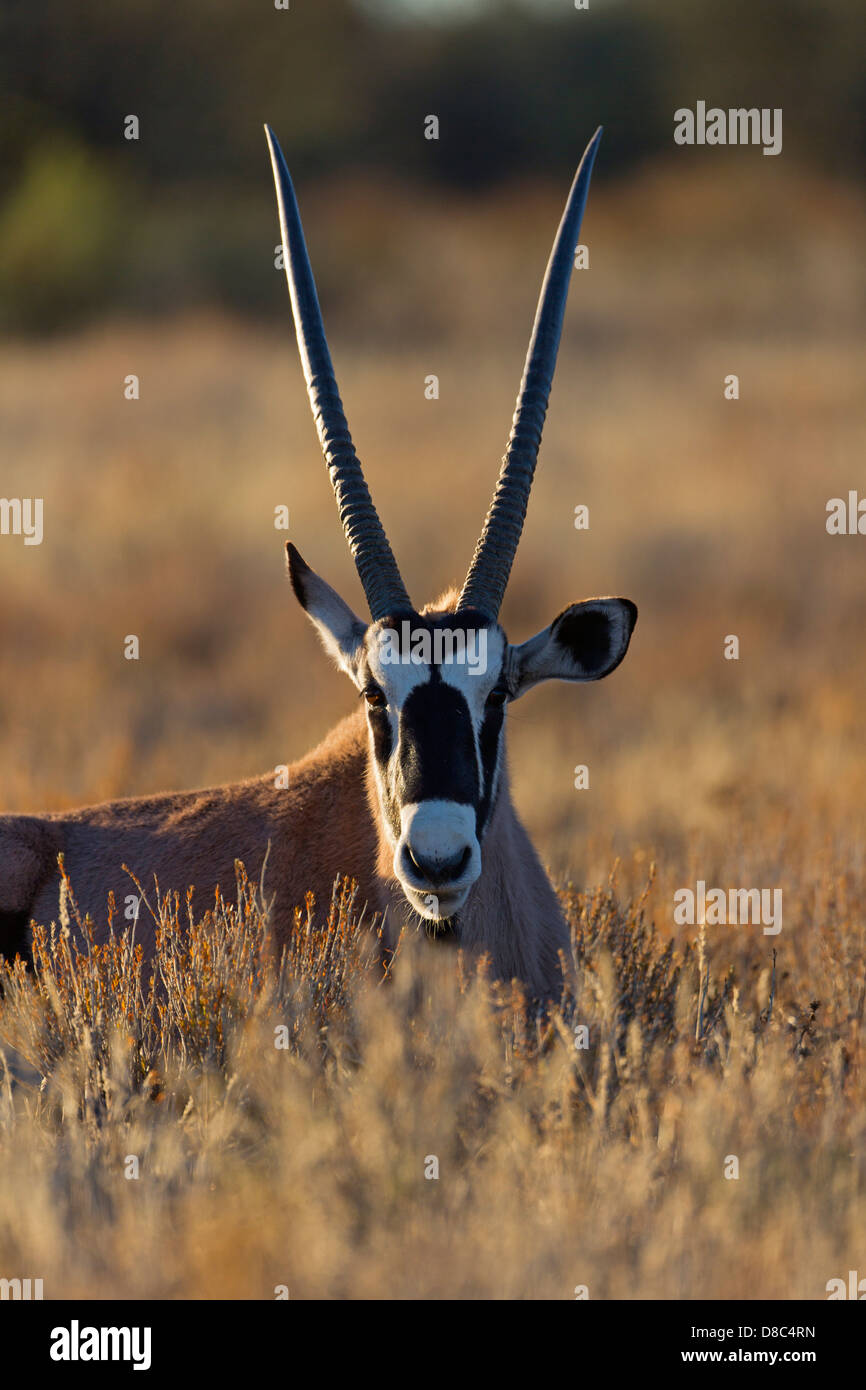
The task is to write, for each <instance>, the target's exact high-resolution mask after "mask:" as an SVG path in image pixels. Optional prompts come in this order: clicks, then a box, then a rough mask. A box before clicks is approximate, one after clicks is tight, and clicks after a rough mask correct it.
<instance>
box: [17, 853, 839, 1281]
mask: <svg viewBox="0 0 866 1390" xmlns="http://www.w3.org/2000/svg"><path fill="white" fill-rule="evenodd" d="M650 891H651V890H650V888H649V887H648V890H647V892H648V894H649V892H650ZM563 899H564V905H565V907H566V909H567V911H568V913H569V916H570V919H571V923H572V929H573V942H574V948H575V954H576V958H577V960H578V962H579V971H578V1000H579V1002H578V1004H577V1006H576V1007H575V1006H574V1001H564V1004H563V1008H562V1009H560V1010H556V1011H554V1012H553V1014H552V1015H551V1016H550V1018H548V1019H543V1020H541V1019H534V1018H530V1017H528V1016H527V1014H526V1012H525V1010H524V1007H523V1002H522V999H521V997H520V994H519V991H517V990H516V989H512V990H509V989H505V988H503V987H501V986H500V987H493V986H491V985H490V983H489V982H488V981H487V979H486V978H485V974H484V971H483V968H482V969H480V970H477V971H470V970H468V969H467V968H466V967H465V965H463V967H462V968H461V965H460V964H459V963H458V962H456V961H455V958H454V956H453V955H452V953H451V952H450V951H448V950H447V949H443V951H442V953H441V954H440V953H439V952H436V951H431V949H430V948H429V946H427V947H425V946H424V945H423V944H422V943H420V942H419V941H418V940H417V939H414V938H413V939H408V940H404V941H403V943H402V944H401V947H400V949H399V950H398V953H397V957H396V960H395V962H394V967H393V970H392V972H391V975H390V976H389V977H384V976H383V974H382V969H381V966H378V965H377V964H376V963H375V961H374V960H373V958H372V956H371V953H370V952H369V950H368V949H366V943H367V940H368V938H367V934H366V931H365V930H364V929H361V930H360V931H359V930H358V927H357V924H356V922H355V921H354V919H353V915H352V903H351V893H350V890H349V889H348V887H347V886H344V887H343V889H342V892H341V893H340V894H339V895H338V898H337V900H336V901H335V903H334V904H333V905H332V911H331V916H330V921H329V926H328V929H327V930H326V931H324V932H313V933H311V932H310V931H309V925H308V923H307V922H305V921H303V920H301V914H300V913H299V914H298V920H297V923H296V930H295V939H294V941H293V943H292V947H291V949H290V951H289V953H288V959H287V960H285V961H284V962H283V963H282V968H280V967H279V966H278V965H277V964H276V963H275V962H274V961H273V959H272V958H271V956H270V955H269V953H268V952H267V949H266V939H267V923H266V916H265V914H263V912H262V910H261V900H260V895H259V894H258V892H257V891H255V890H254V889H253V888H252V887H251V886H250V885H249V884H248V883H247V882H246V880H245V879H244V878H243V876H242V875H241V877H240V880H239V887H238V894H237V900H236V902H235V903H232V904H229V903H226V902H224V901H223V902H220V903H219V904H218V905H217V906H216V908H215V910H214V912H213V913H211V914H208V916H207V917H206V918H205V919H204V920H203V921H201V922H195V923H189V924H187V923H185V922H183V913H182V911H181V908H180V905H179V904H178V903H177V902H176V901H166V902H163V903H161V904H160V906H159V907H158V908H156V909H155V911H156V913H157V915H158V917H159V922H160V928H159V937H160V947H159V953H158V959H157V963H156V969H155V971H154V972H153V973H152V974H151V972H149V971H148V970H143V969H142V963H141V959H140V956H139V955H138V954H137V953H136V951H135V950H134V949H129V948H128V946H127V945H126V944H125V943H124V942H122V941H119V940H113V941H112V942H110V943H109V944H108V945H107V946H105V947H102V948H100V947H99V946H96V945H94V944H93V942H92V941H86V944H85V946H84V947H83V948H79V949H76V947H75V946H74V944H71V940H70V933H69V929H68V927H66V928H63V927H61V928H60V929H58V930H56V931H53V932H51V933H50V934H49V933H43V932H40V934H39V937H38V940H37V949H36V959H35V966H34V970H33V972H32V973H31V974H27V973H26V972H25V970H24V968H23V965H21V964H20V963H19V965H18V966H17V967H16V969H15V970H14V971H10V970H9V969H8V968H7V969H5V970H4V971H3V974H2V985H3V989H4V1004H3V1010H2V1015H0V1038H2V1043H3V1048H4V1054H3V1070H4V1075H5V1078H6V1082H5V1085H4V1086H3V1088H2V1101H0V1118H2V1131H0V1161H2V1166H3V1172H4V1179H5V1180H4V1192H5V1193H7V1194H8V1196H7V1197H6V1199H5V1201H4V1207H3V1211H2V1216H0V1264H2V1267H3V1268H4V1269H8V1270H9V1271H10V1273H11V1272H12V1271H13V1270H15V1271H19V1270H20V1271H22V1272H23V1270H24V1269H25V1267H26V1269H27V1270H28V1271H31V1272H32V1273H33V1275H34V1276H36V1275H37V1273H38V1276H39V1277H43V1278H44V1279H45V1288H46V1296H50V1297H55V1296H66V1297H81V1296H87V1297H94V1296H96V1297H117V1296H119V1295H122V1296H123V1297H129V1298H174V1297H181V1298H270V1297H273V1296H274V1290H275V1288H276V1287H277V1286H278V1285H287V1286H288V1288H289V1291H290V1295H291V1296H292V1297H293V1298H309V1297H331V1298H332V1297H372V1298H381V1297H388V1298H393V1297H416V1298H440V1297H468V1298H475V1297H488V1298H539V1297H545V1298H571V1297H573V1296H574V1295H573V1291H574V1289H575V1286H577V1285H586V1286H587V1288H588V1290H589V1294H590V1296H591V1297H593V1298H646V1297H664V1298H679V1299H682V1298H705V1297H722V1298H742V1297H746V1298H748V1297H754V1298H761V1297H764V1298H766V1297H771V1296H776V1297H792V1296H799V1297H805V1298H809V1297H813V1298H814V1297H821V1296H822V1294H823V1291H824V1284H825V1283H826V1280H827V1279H828V1278H831V1277H833V1276H834V1275H835V1274H837V1273H838V1272H840V1271H842V1272H843V1273H844V1272H845V1271H847V1270H848V1269H849V1268H856V1265H857V1260H858V1258H859V1246H858V1242H859V1239H860V1235H859V1233H860V1232H861V1231H862V1229H863V1221H864V1218H866V1196H864V1182H866V1162H864V1152H866V1150H864V1138H866V1119H864V1107H863V1060H864V1059H863V1056H862V1045H861V1034H860V1029H861V1028H862V1022H863V986H862V973H861V974H860V976H859V983H857V980H858V970H859V968H860V967H861V964H862V959H863V948H864V944H866V943H864V931H863V928H862V926H860V927H857V926H855V925H853V924H852V923H851V922H850V920H848V919H846V918H845V917H844V916H843V915H842V914H841V913H837V914H836V916H835V917H834V918H833V919H831V920H829V921H828V922H827V923H826V924H825V932H824V936H823V939H822V940H821V941H819V940H818V939H817V938H815V937H813V938H812V940H811V945H810V947H809V948H808V949H806V951H805V953H804V959H803V961H802V966H801V967H800V968H799V969H798V971H797V974H796V978H793V979H792V978H787V979H786V980H785V983H784V987H783V988H780V989H779V988H777V989H776V994H775V999H774V1000H773V1001H772V1002H771V1000H770V992H771V990H772V989H773V982H772V980H771V979H770V977H769V972H768V971H767V970H766V969H764V968H762V960H763V953H762V952H760V951H757V950H753V949H750V948H749V947H748V946H747V945H744V944H742V942H740V943H739V944H737V945H734V946H732V948H731V954H730V955H729V956H726V957H722V958H721V959H723V960H724V962H725V963H724V966H722V964H721V959H720V960H719V961H715V960H712V961H710V963H709V964H705V965H704V967H703V969H701V968H699V965H700V963H699V959H698V955H697V952H696V951H695V950H694V948H693V947H690V946H686V948H685V949H684V950H679V949H674V947H673V944H672V943H670V942H669V943H667V945H665V944H663V943H662V942H661V941H660V939H659V937H658V935H657V933H656V932H655V931H654V929H653V928H652V926H651V925H650V923H649V921H648V919H647V915H646V901H641V902H639V903H637V904H635V905H634V906H633V907H632V908H626V907H624V906H623V905H622V904H621V902H620V901H619V899H618V897H617V893H616V889H615V885H613V884H611V885H609V886H608V887H606V888H604V889H601V890H598V891H597V892H595V893H593V894H591V895H584V894H582V893H578V892H576V891H574V890H571V891H569V892H567V893H564V894H563ZM84 935H85V938H86V932H85V934H84ZM455 965H457V968H455ZM701 1000H702V1003H701V1002H700V1001H701ZM699 1010H700V1015H699ZM699 1016H700V1018H701V1020H702V1026H701V1028H700V1034H701V1036H700V1037H699V1038H698V1037H696V1031H698V1030H697V1029H696V1024H697V1020H698V1018H699ZM579 1026H585V1027H586V1028H587V1029H588V1046H586V1047H581V1048H578V1047H577V1046H576V1038H577V1037H578V1034H577V1032H576V1029H577V1028H578V1027H579ZM13 1048H14V1051H13ZM10 1073H15V1074H16V1075H17V1078H18V1080H17V1083H16V1084H15V1085H14V1086H13V1085H11V1084H10V1080H11V1077H10ZM732 1154H733V1155H736V1156H737V1158H738V1160H739V1164H740V1175H739V1178H738V1179H737V1180H729V1179H726V1178H725V1176H724V1173H725V1166H726V1163H729V1161H730V1155H732ZM131 1156H135V1157H136V1158H137V1160H138V1165H139V1168H138V1176H137V1177H135V1178H131V1177H127V1174H128V1173H129V1171H130V1157H131ZM433 1156H435V1158H436V1159H437V1160H438V1178H429V1177H426V1176H425V1173H426V1172H429V1171H431V1167H430V1160H431V1157H433ZM25 1189H26V1191H27V1202H26V1204H24V1205H22V1204H21V1203H20V1202H19V1201H17V1200H15V1199H14V1193H15V1192H21V1191H23V1190H25Z"/></svg>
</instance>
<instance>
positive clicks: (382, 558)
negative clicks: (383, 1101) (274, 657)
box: [265, 125, 412, 622]
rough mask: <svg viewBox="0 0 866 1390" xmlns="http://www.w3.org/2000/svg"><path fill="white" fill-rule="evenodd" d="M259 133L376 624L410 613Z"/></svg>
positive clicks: (296, 235) (283, 184) (285, 190)
mask: <svg viewBox="0 0 866 1390" xmlns="http://www.w3.org/2000/svg"><path fill="white" fill-rule="evenodd" d="M265 134H266V135H267V138H268V148H269V149H270V152H271V164H272V166H273V170H274V183H275V184H276V189H277V203H278V205H279V210H280V229H281V232H282V238H283V254H284V257H285V263H286V279H287V280H288V282H289V296H290V298H291V301H292V313H293V315H294V319H295V332H296V334H297V338H298V350H299V352H300V354H301V365H302V367H303V369H304V379H305V380H306V383H307V394H308V395H309V398H310V406H311V407H312V411H313V419H314V420H315V422H316V429H317V430H318V433H319V440H320V442H321V445H322V452H323V454H324V455H325V462H326V463H327V465H328V472H329V474H330V478H331V486H332V487H333V489H334V495H335V497H336V499H337V507H338V508H339V512H340V520H341V521H342V523H343V530H344V531H345V533H346V540H347V541H348V542H349V549H350V550H351V552H352V556H353V558H354V561H355V564H356V566H357V569H358V574H359V576H360V579H361V583H362V584H363V586H364V593H365V594H366V596H367V603H368V604H369V606H370V613H371V616H372V618H373V620H374V622H375V621H376V620H377V619H379V618H384V617H386V616H387V615H388V614H390V613H394V612H397V611H399V610H400V609H407V608H411V607H412V604H411V602H410V599H409V595H408V594H407V592H406V589H405V586H404V584H403V580H402V579H401V578H400V571H399V569H398V568H397V562H396V561H395V559H394V556H393V554H392V552H391V547H390V545H389V544H388V537H387V536H386V535H385V531H384V529H383V527H382V523H381V521H380V520H379V517H378V515H377V512H376V508H375V507H374V506H373V500H372V498H371V497H370V490H369V488H368V487H367V483H366V480H365V478H364V474H363V471H362V469H361V465H360V463H359V461H358V456H357V454H356V453H355V446H354V444H353V443H352V436H351V435H350V433H349V426H348V425H347V423H346V417H345V415H344V414H343V404H342V401H341V400H340V393H339V391H338V390H337V381H336V378H335V376H334V368H333V366H332V364H331V354H330V353H329V351H328V343H327V339H326V338H325V329H324V326H323V324H322V313H321V310H320V308H319V298H318V295H317V294H316V282H315V280H314V279H313V272H312V269H311V267H310V258H309V256H308V255H307V246H306V243H305V241H304V231H303V228H302V226H301V216H300V213H299V212H298V203H297V199H296V198H295V190H294V189H293V187H292V180H291V179H290V177H289V171H288V169H287V167H286V161H285V159H284V158H283V152H282V150H281V149H280V147H279V145H278V143H277V139H276V136H275V135H274V133H273V131H272V130H271V128H270V126H267V125H266V126H265Z"/></svg>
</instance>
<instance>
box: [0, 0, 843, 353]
mask: <svg viewBox="0 0 866 1390" xmlns="http://www.w3.org/2000/svg"><path fill="white" fill-rule="evenodd" d="M466 9H467V14H466V16H465V17H463V18H462V19H461V18H460V17H459V14H458V12H457V8H456V7H455V6H453V5H452V6H447V7H445V8H444V9H443V10H442V11H441V13H439V14H438V16H436V15H435V14H434V16H433V18H430V19H428V20H425V19H424V18H423V17H421V16H422V13H423V10H422V11H420V12H419V7H418V6H408V5H402V6H401V5H399V4H396V3H394V0H364V3H361V0H357V3H352V2H351V0H292V4H291V8H290V9H289V10H278V9H276V8H275V7H274V6H273V4H271V3H266V4H262V5H261V6H258V7H250V6H245V5H242V4H240V3H238V0H187V3H185V4H184V5H183V6H177V5H174V4H171V3H169V0H130V3H127V4H125V5H123V6H122V7H120V8H116V9H111V8H107V7H106V6H105V5H104V3H102V0H80V3H79V4H77V5H75V6H64V5H60V4H57V3H54V4H49V5H48V6H47V7H46V6H34V5H33V4H31V3H29V0H5V3H4V7H3V15H2V19H0V79H2V84H3V91H4V108H5V111H4V121H3V125H2V130H0V327H4V328H6V329H20V328H24V329H29V330H43V329H47V328H52V327H56V326H60V325H63V324H66V323H67V322H69V321H72V320H75V319H78V318H81V317H82V316H86V315H98V314H101V313H102V312H103V311H104V310H105V308H106V307H111V308H114V309H117V310H120V311H133V312H140V311H142V310H146V311H157V312H159V311H161V310H163V309H167V308H175V307H183V306H187V305H191V304H201V303H214V302H216V303H219V304H222V305H223V306H225V307H228V308H232V309H235V310H242V311H244V312H265V311H266V312H276V311H277V305H276V302H275V297H274V296H273V293H272V284H273V281H272V278H271V275H272V254H273V253H272V249H271V248H272V245H273V242H274V241H276V227H275V219H274V213H273V206H272V196H271V191H270V188H269V183H270V172H269V168H268V163H267V160H266V158H265V152H264V145H263V140H262V131H261V126H262V122H263V121H265V120H268V121H270V122H271V123H272V124H273V125H274V126H275V128H276V130H277V131H278V133H279V135H280V138H281V141H282V142H283V145H284V148H285V150H286V153H287V155H288V157H289V161H290V164H291V167H292V170H293V173H294V174H295V175H296V177H297V178H298V179H299V180H300V181H303V183H304V184H305V185H306V186H309V184H310V182H311V181H313V180H322V179H328V178H329V177H335V176H339V177H340V178H341V179H342V178H343V177H344V176H345V175H346V173H347V171H348V170H350V169H351V170H355V171H359V170H360V171H361V172H363V173H365V174H366V173H370V172H375V173H377V174H378V175H381V176H386V177H390V178H391V179H399V180H402V181H405V182H407V183H408V184H409V185H410V188H414V187H418V186H420V185H423V184H425V183H427V184H430V185H431V187H432V188H434V189H437V188H438V189H441V188H443V186H444V187H448V188H451V189H453V190H467V191H469V190H472V191H474V190H475V189H476V188H478V187H479V186H483V185H488V186H489V185H495V184H497V183H499V182H502V181H505V180H509V181H510V180H514V179H520V178H522V177H525V176H527V175H531V176H532V177H533V178H535V177H538V176H544V175H555V177H556V178H557V180H560V181H561V180H562V179H564V178H566V177H567V176H568V173H569V172H570V170H571V168H572V167H573V165H574V163H575V160H576V158H577V156H578V155H579V153H580V151H581V149H582V148H583V144H584V142H585V140H586V138H587V136H588V135H589V134H590V133H591V131H592V130H593V129H594V127H595V126H596V125H597V124H598V123H599V122H601V123H603V124H605V126H606V127H607V132H608V136H607V141H606V145H605V158H604V161H603V162H602V164H601V166H600V168H599V175H600V177H601V178H602V179H605V178H608V177H616V176H618V175H621V174H623V173H624V172H627V171H629V170H631V169H634V168H635V166H637V165H640V164H642V163H644V162H646V161H648V160H651V159H653V158H655V157H658V156H659V155H667V156H668V157H671V156H673V154H674V147H673V144H672V129H673V112H674V110H675V109H676V108H677V107H678V106H680V105H694V103H695V101H697V100H698V99H704V100H706V101H708V102H709V103H711V104H713V103H715V104H718V105H721V106H728V105H744V104H745V105H747V106H753V105H757V106H759V107H763V106H768V107H777V106H781V107H782V108H783V110H784V136H785V145H784V153H783V156H782V158H783V159H785V160H786V162H788V161H793V162H795V163H797V164H807V165H809V164H812V165H815V166H819V167H820V168H821V170H822V171H824V172H830V173H834V174H835V173H838V174H842V175H851V176H852V177H856V176H859V174H860V172H861V170H862V167H863V157H864V152H866V62H864V56H866V25H864V21H863V16H862V5H861V3H860V0H824V3H823V4H822V5H821V7H820V9H819V10H818V9H816V8H815V7H814V6H813V5H809V4H806V2H805V0H762V3H761V4H760V5H755V4H753V3H751V0H729V3H727V4H726V5H724V6H719V7H710V6H695V5H694V4H693V3H691V0H592V4H591V7H590V9H589V10H588V11H576V10H574V8H573V7H572V6H571V5H570V4H568V3H567V2H566V0H562V4H560V5H557V6H554V5H548V4H542V3H540V0H536V3H533V4H530V3H529V0H526V2H525V3H523V4H519V3H508V2H507V0H497V2H496V3H490V4H487V5H467V7H466ZM410 11H411V17H412V22H406V21H407V20H408V19H409V18H410ZM427 11H428V12H430V7H427ZM430 13H432V12H430ZM400 20H402V21H403V22H396V21H400ZM429 113H435V114H436V115H438V116H439V119H440V122H441V133H440V139H439V140H438V141H427V140H425V139H424V136H423V121H424V117H425V116H426V115H427V114H429ZM130 114H135V115H137V116H138V118H139V120H140V126H141V129H140V138H139V139H138V140H137V141H135V142H133V141H127V140H126V139H125V138H124V119H125V117H126V116H127V115H130ZM690 155H691V152H689V151H685V150H677V151H676V157H677V158H679V159H681V161H682V162H683V163H686V162H688V160H689V158H690ZM282 307H283V306H282V305H281V304H280V305H279V309H280V310H282Z"/></svg>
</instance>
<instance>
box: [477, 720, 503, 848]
mask: <svg viewBox="0 0 866 1390" xmlns="http://www.w3.org/2000/svg"><path fill="white" fill-rule="evenodd" d="M504 717H505V709H504V707H503V706H502V705H499V706H492V707H491V708H490V709H487V710H485V712H484V718H483V719H482V721H481V732H480V734H479V736H478V743H479V747H480V750H481V776H482V778H483V782H484V794H483V796H482V798H481V803H480V805H479V807H478V811H477V814H476V817H475V833H476V835H477V836H478V838H479V840H480V839H481V835H482V832H483V831H484V828H485V826H486V825H487V822H488V820H489V818H490V812H491V810H492V808H493V802H494V799H495V788H494V785H493V784H494V779H495V777H496V760H497V758H498V757H499V740H500V735H501V733H502V721H503V719H504Z"/></svg>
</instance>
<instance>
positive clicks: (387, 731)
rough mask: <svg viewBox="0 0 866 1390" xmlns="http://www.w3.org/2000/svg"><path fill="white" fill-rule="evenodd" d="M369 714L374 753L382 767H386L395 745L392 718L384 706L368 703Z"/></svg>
mask: <svg viewBox="0 0 866 1390" xmlns="http://www.w3.org/2000/svg"><path fill="white" fill-rule="evenodd" d="M367 715H368V718H369V720H370V732H371V733H372V735H373V754H374V756H375V758H376V762H377V763H378V764H379V765H380V767H384V765H385V764H386V763H387V761H388V759H389V758H390V756H391V750H392V747H393V740H392V738H391V719H390V716H389V714H388V711H387V709H385V708H384V707H383V708H382V709H374V708H371V707H370V706H369V705H368V706H367Z"/></svg>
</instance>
